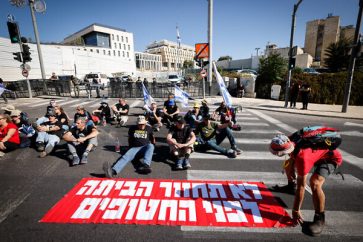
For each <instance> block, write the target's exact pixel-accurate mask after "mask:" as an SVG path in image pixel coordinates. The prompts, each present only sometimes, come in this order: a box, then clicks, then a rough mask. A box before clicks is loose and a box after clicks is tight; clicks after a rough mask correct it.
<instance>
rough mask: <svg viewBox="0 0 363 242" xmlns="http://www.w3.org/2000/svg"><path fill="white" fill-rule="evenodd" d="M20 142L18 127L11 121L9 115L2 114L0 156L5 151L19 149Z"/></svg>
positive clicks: (0, 120) (0, 119) (0, 115)
mask: <svg viewBox="0 0 363 242" xmlns="http://www.w3.org/2000/svg"><path fill="white" fill-rule="evenodd" d="M19 144H20V137H19V132H18V127H17V126H16V125H15V124H13V123H12V122H11V119H10V116H9V115H7V114H0V158H1V157H3V156H4V155H5V152H9V151H12V150H15V149H17V148H18V147H19Z"/></svg>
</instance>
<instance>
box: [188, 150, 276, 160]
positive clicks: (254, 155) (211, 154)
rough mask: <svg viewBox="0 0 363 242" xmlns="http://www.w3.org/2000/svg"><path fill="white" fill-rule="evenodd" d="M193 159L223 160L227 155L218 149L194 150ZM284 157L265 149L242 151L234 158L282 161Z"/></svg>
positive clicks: (191, 156)
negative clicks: (201, 151) (203, 151)
mask: <svg viewBox="0 0 363 242" xmlns="http://www.w3.org/2000/svg"><path fill="white" fill-rule="evenodd" d="M190 158H192V159H201V160H213V159H217V160H221V159H222V160H223V159H225V158H226V156H225V155H222V154H220V153H218V152H217V151H212V150H211V151H208V153H199V152H194V153H192V154H191V155H190ZM282 159H283V158H281V157H278V156H275V155H273V154H271V153H270V152H264V151H246V152H242V154H240V155H238V156H237V157H236V158H234V160H279V161H282Z"/></svg>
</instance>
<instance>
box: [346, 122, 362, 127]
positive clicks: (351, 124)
mask: <svg viewBox="0 0 363 242" xmlns="http://www.w3.org/2000/svg"><path fill="white" fill-rule="evenodd" d="M344 125H348V126H357V127H363V124H357V123H351V122H345V123H344Z"/></svg>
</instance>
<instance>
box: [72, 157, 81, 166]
mask: <svg viewBox="0 0 363 242" xmlns="http://www.w3.org/2000/svg"><path fill="white" fill-rule="evenodd" d="M76 165H79V157H78V155H74V156H73V159H72V166H76Z"/></svg>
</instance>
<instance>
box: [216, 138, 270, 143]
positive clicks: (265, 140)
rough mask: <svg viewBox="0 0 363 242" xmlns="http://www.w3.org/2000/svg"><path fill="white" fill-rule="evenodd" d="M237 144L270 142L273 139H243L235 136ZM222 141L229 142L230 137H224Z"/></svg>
mask: <svg viewBox="0 0 363 242" xmlns="http://www.w3.org/2000/svg"><path fill="white" fill-rule="evenodd" d="M234 140H235V141H236V143H237V144H270V142H271V139H247V138H246V139H242V138H234ZM222 143H229V140H228V139H224V140H223V142H222Z"/></svg>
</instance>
